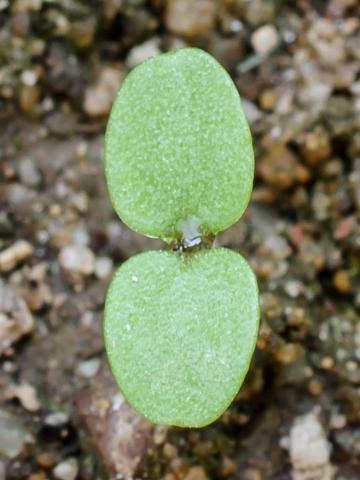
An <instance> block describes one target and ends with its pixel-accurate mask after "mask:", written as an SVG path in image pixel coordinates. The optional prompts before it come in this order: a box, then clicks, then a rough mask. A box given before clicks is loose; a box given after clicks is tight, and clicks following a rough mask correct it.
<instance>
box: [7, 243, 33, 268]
mask: <svg viewBox="0 0 360 480" xmlns="http://www.w3.org/2000/svg"><path fill="white" fill-rule="evenodd" d="M33 253H34V247H33V246H32V245H31V244H30V243H29V242H27V241H26V240H18V241H16V242H15V243H14V244H13V245H11V246H10V247H8V248H6V249H5V250H2V251H1V252H0V272H10V271H11V270H13V269H14V268H15V267H16V266H17V265H18V264H19V263H21V262H23V261H24V260H26V259H28V258H29V257H31V255H32V254H33Z"/></svg>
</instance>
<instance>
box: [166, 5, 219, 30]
mask: <svg viewBox="0 0 360 480" xmlns="http://www.w3.org/2000/svg"><path fill="white" fill-rule="evenodd" d="M215 13H216V2H215V0H170V1H169V2H167V10H166V17H165V22H166V26H167V28H168V29H169V30H170V31H171V32H173V33H175V34H176V35H180V36H184V37H201V36H204V35H207V34H208V33H209V32H210V30H211V29H212V28H213V26H214V22H215Z"/></svg>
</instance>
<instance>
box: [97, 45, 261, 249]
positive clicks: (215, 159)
mask: <svg viewBox="0 0 360 480" xmlns="http://www.w3.org/2000/svg"><path fill="white" fill-rule="evenodd" d="M105 159H106V168H105V170H106V177H107V183H108V187H109V192H110V197H111V200H112V203H113V206H114V208H115V210H116V212H117V213H118V215H119V216H120V218H121V219H122V220H123V221H124V222H125V223H126V224H127V225H129V226H130V227H131V228H132V229H133V230H136V231H137V232H139V233H142V234H144V235H147V236H152V237H161V238H164V239H166V240H171V239H173V238H177V239H180V238H182V237H184V236H186V230H187V229H189V227H188V225H189V223H190V224H191V226H192V227H194V226H195V229H196V230H197V231H198V232H199V233H201V234H203V235H208V234H216V233H217V232H219V231H220V230H223V229H225V228H227V227H229V226H230V225H232V224H233V223H234V222H235V221H236V220H238V218H239V217H240V216H241V215H242V213H243V211H244V210H245V208H246V206H247V204H248V202H249V198H250V194H251V190H252V183H253V171H254V158H253V149H252V142H251V135H250V131H249V128H248V124H247V121H246V118H245V115H244V113H243V110H242V107H241V102H240V97H239V94H238V92H237V90H236V87H235V86H234V84H233V82H232V80H231V79H230V77H229V75H228V74H227V73H226V71H225V70H224V69H223V68H222V67H221V66H220V64H219V63H218V62H217V61H216V60H215V59H214V58H213V57H211V56H210V55H208V54H207V53H205V52H203V51H202V50H199V49H192V48H186V49H181V50H176V51H174V52H170V53H167V54H163V55H160V56H159V57H156V58H152V59H150V60H148V61H146V62H145V63H143V64H142V65H140V66H138V67H137V68H135V69H134V70H133V71H132V72H131V73H130V74H129V75H128V77H127V79H126V80H125V82H124V84H123V85H122V87H121V89H120V91H119V94H118V96H117V98H116V101H115V103H114V106H113V109H112V112H111V116H110V120H109V123H108V126H107V132H106V142H105Z"/></svg>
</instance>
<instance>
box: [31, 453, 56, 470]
mask: <svg viewBox="0 0 360 480" xmlns="http://www.w3.org/2000/svg"><path fill="white" fill-rule="evenodd" d="M36 462H37V464H38V465H39V466H40V467H42V468H52V467H53V466H54V465H55V464H56V462H57V457H56V455H54V454H53V453H50V452H41V453H39V455H37V457H36Z"/></svg>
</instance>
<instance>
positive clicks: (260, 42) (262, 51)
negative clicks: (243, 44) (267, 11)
mask: <svg viewBox="0 0 360 480" xmlns="http://www.w3.org/2000/svg"><path fill="white" fill-rule="evenodd" d="M279 42H280V36H279V33H278V31H277V30H276V28H275V27H274V25H263V26H262V27H260V28H258V29H257V30H255V32H254V33H253V34H252V36H251V43H252V46H253V47H254V50H255V52H256V53H258V54H259V55H264V56H266V55H269V53H270V52H271V51H272V50H274V49H275V48H276V47H277V46H278V45H279Z"/></svg>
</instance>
